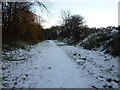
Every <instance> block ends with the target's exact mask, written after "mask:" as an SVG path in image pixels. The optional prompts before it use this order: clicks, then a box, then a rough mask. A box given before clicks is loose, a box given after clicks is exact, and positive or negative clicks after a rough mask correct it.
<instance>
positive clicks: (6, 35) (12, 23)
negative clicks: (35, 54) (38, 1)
mask: <svg viewBox="0 0 120 90" xmlns="http://www.w3.org/2000/svg"><path fill="white" fill-rule="evenodd" d="M31 5H33V3H32V2H2V37H3V43H7V44H13V43H15V42H16V41H22V42H29V43H37V42H39V41H41V40H42V30H43V28H42V26H41V23H40V22H38V17H37V16H36V15H35V14H33V13H32V11H31V9H30V7H31Z"/></svg>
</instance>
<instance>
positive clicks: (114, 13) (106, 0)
mask: <svg viewBox="0 0 120 90" xmlns="http://www.w3.org/2000/svg"><path fill="white" fill-rule="evenodd" d="M48 1H49V0H48ZM118 1H119V0H71V1H70V0H64V1H60V0H50V2H52V3H51V5H50V8H49V10H50V15H46V13H44V14H42V16H43V18H44V19H46V20H47V22H45V23H44V24H43V26H44V27H45V28H48V27H51V26H52V25H59V24H60V20H61V19H60V16H61V13H60V12H61V10H62V9H64V10H70V12H71V14H79V15H81V16H83V17H84V18H85V21H86V25H88V26H89V27H107V26H118ZM37 13H38V12H37Z"/></svg>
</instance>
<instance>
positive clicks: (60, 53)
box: [2, 40, 102, 88]
mask: <svg viewBox="0 0 120 90" xmlns="http://www.w3.org/2000/svg"><path fill="white" fill-rule="evenodd" d="M22 52H24V51H21V53H22ZM26 54H28V55H29V56H30V55H31V57H29V58H28V59H27V60H25V61H6V60H3V68H2V69H3V79H4V81H3V87H17V88H22V87H23V88H92V87H93V86H94V85H96V83H98V86H99V84H101V82H100V81H99V80H98V79H96V77H94V76H91V75H89V73H88V72H86V71H85V70H83V69H82V68H81V66H80V65H78V64H77V63H76V62H74V60H73V59H72V58H71V57H69V56H68V54H67V53H66V52H65V51H64V50H63V49H62V48H60V47H59V46H57V45H56V43H55V42H54V41H52V40H47V41H44V42H42V43H39V44H37V45H36V46H35V47H34V48H32V49H31V50H30V51H29V52H26ZM101 88H102V87H101Z"/></svg>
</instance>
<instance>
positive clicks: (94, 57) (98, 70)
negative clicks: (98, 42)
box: [59, 45, 120, 88]
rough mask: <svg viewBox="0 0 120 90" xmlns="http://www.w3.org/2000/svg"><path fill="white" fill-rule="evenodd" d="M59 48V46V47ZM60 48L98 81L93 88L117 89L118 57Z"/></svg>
mask: <svg viewBox="0 0 120 90" xmlns="http://www.w3.org/2000/svg"><path fill="white" fill-rule="evenodd" d="M59 46H60V45H59ZM61 48H62V49H63V50H64V51H65V52H66V53H67V54H68V55H69V56H70V57H71V58H72V59H73V60H74V61H75V62H76V63H78V64H79V65H80V67H81V68H82V69H83V70H85V71H86V72H88V73H89V74H90V75H91V76H93V77H95V78H96V79H97V80H99V83H97V84H94V85H95V87H102V88H104V87H106V88H108V87H111V86H112V87H114V88H116V87H118V84H120V82H119V78H118V77H120V76H118V61H119V57H116V58H114V57H112V56H111V55H109V54H104V53H103V52H101V51H92V50H86V49H83V48H82V47H80V46H79V47H74V46H68V45H65V46H64V45H61Z"/></svg>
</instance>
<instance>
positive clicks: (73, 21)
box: [61, 10, 84, 41]
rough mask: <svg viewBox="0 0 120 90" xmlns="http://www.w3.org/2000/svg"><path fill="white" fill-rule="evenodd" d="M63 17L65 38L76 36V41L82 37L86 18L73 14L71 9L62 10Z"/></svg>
mask: <svg viewBox="0 0 120 90" xmlns="http://www.w3.org/2000/svg"><path fill="white" fill-rule="evenodd" d="M61 15H62V16H61V17H62V35H63V34H64V36H65V38H70V37H72V38H74V39H75V40H76V41H78V40H79V38H80V32H81V28H83V25H84V21H83V20H84V18H83V17H82V16H81V15H71V14H70V12H69V11H64V10H62V11H61Z"/></svg>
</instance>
